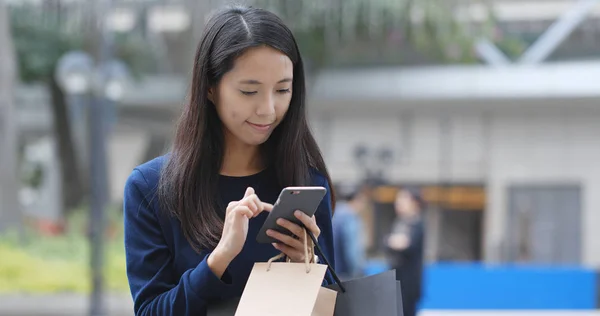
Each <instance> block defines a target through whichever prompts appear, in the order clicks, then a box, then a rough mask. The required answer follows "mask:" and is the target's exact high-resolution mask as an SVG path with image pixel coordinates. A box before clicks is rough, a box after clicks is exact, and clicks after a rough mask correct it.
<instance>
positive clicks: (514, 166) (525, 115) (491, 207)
mask: <svg viewBox="0 0 600 316" xmlns="http://www.w3.org/2000/svg"><path fill="white" fill-rule="evenodd" d="M447 117H449V119H448V121H447V122H449V123H446V125H445V124H444V119H443V115H441V114H439V112H438V113H436V112H433V111H425V110H419V111H416V110H410V111H409V110H398V113H397V114H391V115H390V114H389V113H388V114H385V115H383V114H382V115H377V114H370V115H367V114H365V113H360V114H359V113H355V114H352V113H348V111H345V114H344V115H329V116H321V117H314V118H313V119H312V121H311V122H312V125H313V128H314V130H315V135H316V137H317V140H318V141H319V143H320V144H321V146H322V148H323V152H324V154H325V158H326V160H327V163H328V166H329V168H330V171H331V173H332V177H333V178H334V180H356V179H357V177H358V176H359V174H358V172H357V167H356V165H355V164H354V162H353V146H354V145H356V144H359V143H365V144H368V145H372V146H374V147H377V146H382V145H389V146H391V148H393V149H394V152H395V153H396V154H397V155H396V157H397V158H399V160H398V161H397V162H396V163H395V164H394V166H393V168H392V170H391V172H390V173H389V174H388V175H389V176H390V179H391V180H393V181H402V182H407V181H419V182H421V181H423V182H430V181H438V180H440V179H446V180H451V181H453V182H480V183H485V184H486V185H487V190H488V202H487V210H486V216H485V227H484V232H485V237H484V248H485V250H484V256H485V259H486V260H488V261H492V262H493V261H498V260H500V245H501V241H502V240H503V237H504V236H503V234H504V232H505V226H504V222H505V219H506V218H505V214H506V210H507V207H506V199H507V196H506V190H507V189H508V186H509V185H510V184H514V183H523V182H526V183H534V184H538V183H561V184H562V183H580V184H581V187H582V190H583V197H582V199H583V201H582V232H581V233H582V241H583V245H582V254H583V258H582V261H583V262H584V263H585V264H587V265H590V266H595V267H600V229H598V228H597V227H598V226H599V225H600V109H598V110H576V111H573V110H572V111H569V110H568V108H566V109H565V110H561V111H559V110H548V109H544V108H539V109H531V110H525V109H519V108H512V109H510V110H508V109H505V110H488V111H483V110H482V111H476V110H475V111H473V110H471V111H468V112H467V111H464V110H460V109H457V110H455V111H454V112H451V113H448V114H447ZM443 144H445V145H446V146H447V147H444V145H443ZM448 144H450V146H448ZM440 159H444V160H441V161H440ZM444 164H445V165H444ZM444 166H446V167H444Z"/></svg>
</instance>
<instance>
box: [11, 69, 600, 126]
mask: <svg viewBox="0 0 600 316" xmlns="http://www.w3.org/2000/svg"><path fill="white" fill-rule="evenodd" d="M598 78H600V61H581V62H568V63H567V62H565V63H544V64H538V65H518V64H515V65H507V66H504V67H489V66H485V65H475V66H444V67H419V68H357V69H337V70H334V69H328V70H323V71H321V72H320V73H319V74H318V75H316V77H315V78H314V79H313V81H312V83H311V84H310V87H309V96H310V100H309V103H310V108H311V110H312V111H316V112H319V111H327V112H330V111H337V110H350V109H367V110H370V111H373V110H382V111H385V110H390V109H395V108H398V107H432V108H438V107H441V108H448V107H452V106H468V107H477V108H480V107H501V106H505V107H510V106H524V105H534V106H545V107H549V108H550V107H565V106H569V107H573V106H588V107H589V106H594V107H595V106H596V105H597V104H598V102H600V83H599V81H598ZM188 86H189V83H188V81H187V79H186V78H184V77H178V76H159V77H147V78H144V79H142V80H141V81H138V82H136V83H134V84H133V85H132V86H131V87H129V88H127V89H126V91H125V95H124V96H123V99H122V104H120V105H119V107H120V109H119V110H120V113H122V114H123V115H125V116H131V119H139V120H146V119H147V120H150V119H152V120H153V121H155V122H154V123H156V124H165V125H172V123H173V116H169V115H165V112H169V113H172V114H175V113H177V111H178V110H179V109H180V107H181V105H182V104H184V102H185V99H186V92H187V90H188ZM31 89H32V88H26V89H25V88H21V89H18V90H17V92H18V93H23V94H25V93H26V94H27V95H19V96H18V98H17V99H18V100H21V101H26V100H31V99H32V98H31V96H32V95H36V96H38V97H36V98H35V100H36V103H37V102H39V100H40V98H39V96H40V95H41V94H43V91H42V90H40V91H38V92H37V93H33V92H32V91H31ZM39 89H42V88H41V87H38V88H36V90H39ZM37 106H39V105H37V104H36V105H34V104H30V105H29V106H24V105H23V106H21V105H19V106H18V108H19V109H21V110H22V111H30V112H28V113H29V114H27V113H24V112H22V113H19V114H20V115H19V117H20V118H22V119H23V120H24V121H23V122H22V125H25V126H32V124H31V122H29V121H30V120H31V119H33V118H38V117H39V115H40V113H42V112H40V111H37V110H36V109H35V108H36V107H37ZM153 113H154V114H156V115H154V114H153ZM30 114H31V115H30ZM36 121H37V122H38V123H39V122H41V121H40V120H39V119H38V120H36ZM158 121H160V122H158ZM140 123H143V122H141V121H140ZM36 124H37V123H36ZM40 124H41V123H40ZM33 125H35V124H33ZM37 126H40V125H39V124H38V125H37ZM148 126H155V125H152V124H148Z"/></svg>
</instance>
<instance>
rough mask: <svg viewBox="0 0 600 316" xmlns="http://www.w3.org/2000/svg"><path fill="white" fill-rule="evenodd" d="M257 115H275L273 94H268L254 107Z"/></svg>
mask: <svg viewBox="0 0 600 316" xmlns="http://www.w3.org/2000/svg"><path fill="white" fill-rule="evenodd" d="M256 115H258V116H274V115H275V96H274V95H272V94H268V95H267V96H266V97H265V99H264V100H262V102H260V105H259V106H258V108H257V109H256Z"/></svg>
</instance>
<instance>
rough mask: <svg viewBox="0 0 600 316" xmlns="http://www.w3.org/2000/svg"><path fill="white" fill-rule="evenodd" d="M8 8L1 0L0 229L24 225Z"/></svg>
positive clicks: (12, 53)
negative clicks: (20, 196)
mask: <svg viewBox="0 0 600 316" xmlns="http://www.w3.org/2000/svg"><path fill="white" fill-rule="evenodd" d="M7 11H8V8H7V7H6V4H5V3H4V0H0V231H2V230H4V229H7V228H17V229H20V228H21V227H22V220H21V218H22V215H21V207H20V204H19V200H18V192H19V183H20V181H19V176H18V170H19V168H18V163H17V156H18V154H17V153H18V146H17V137H18V134H17V128H18V124H17V118H16V113H15V106H14V94H13V91H14V89H15V86H16V78H17V76H16V73H17V72H16V67H17V66H16V65H17V62H16V59H15V53H14V47H13V43H12V37H11V34H10V24H9V20H8V12H7Z"/></svg>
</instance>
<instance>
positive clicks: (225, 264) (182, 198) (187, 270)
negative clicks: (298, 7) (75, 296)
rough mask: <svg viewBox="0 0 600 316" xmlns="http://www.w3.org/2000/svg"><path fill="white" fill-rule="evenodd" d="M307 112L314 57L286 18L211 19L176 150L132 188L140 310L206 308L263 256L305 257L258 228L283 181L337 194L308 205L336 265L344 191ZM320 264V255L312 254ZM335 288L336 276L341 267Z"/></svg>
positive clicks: (130, 251)
mask: <svg viewBox="0 0 600 316" xmlns="http://www.w3.org/2000/svg"><path fill="white" fill-rule="evenodd" d="M330 182H331V181H330V178H329V174H328V172H327V169H326V167H325V164H324V162H323V158H322V156H321V153H320V151H319V148H318V146H317V144H316V142H315V139H314V138H313V136H312V134H311V132H310V130H309V128H308V125H307V121H306V115H305V83H304V71H303V64H302V58H301V57H300V53H299V52H298V47H297V45H296V41H295V39H294V37H293V35H292V33H291V31H290V30H289V29H288V28H287V27H286V26H285V25H284V24H283V22H282V21H281V20H280V19H279V18H278V17H277V16H275V15H274V14H272V13H270V12H267V11H264V10H260V9H255V8H244V7H234V8H229V9H226V10H223V11H221V12H219V13H217V14H215V15H214V16H213V17H212V18H211V19H210V20H209V22H208V24H207V26H206V28H205V31H204V34H203V36H202V39H201V40H200V43H199V45H198V49H197V53H196V57H195V60H194V70H193V78H192V82H191V92H190V98H189V102H187V104H186V105H185V107H184V109H183V113H182V115H181V117H180V120H179V124H178V126H177V130H176V135H175V139H174V142H173V148H172V150H171V152H170V153H169V154H168V155H167V156H163V157H159V158H157V159H154V160H152V161H150V162H147V163H145V164H143V165H141V166H138V167H137V168H135V170H134V171H133V173H132V174H131V175H130V177H129V179H128V181H127V184H126V188H125V201H124V210H125V248H126V254H127V275H128V279H129V285H130V288H131V293H132V296H133V299H134V309H135V313H136V315H161V316H166V315H204V314H205V313H206V308H207V305H209V304H210V303H215V302H217V301H220V300H225V299H229V298H234V297H239V296H240V295H241V294H242V291H243V289H244V286H245V284H246V282H247V279H248V276H249V274H250V271H251V270H252V266H253V264H254V262H260V261H263V262H264V261H267V260H268V259H269V258H271V257H273V256H275V255H277V254H279V253H281V252H283V253H284V254H285V255H286V256H287V257H288V258H289V259H290V260H291V261H293V262H304V259H305V258H304V248H303V239H302V238H303V237H304V234H303V230H302V228H301V227H300V226H298V225H295V224H293V223H291V222H288V221H282V222H279V223H278V224H280V225H281V226H283V227H284V228H286V229H288V230H289V231H291V232H292V233H293V234H294V235H295V238H293V237H288V236H285V235H282V234H279V233H277V232H273V231H270V232H269V234H270V235H271V236H272V237H274V238H276V239H278V240H280V241H281V243H278V244H273V245H271V244H258V243H257V242H256V235H257V232H258V230H259V229H260V227H261V226H262V224H263V222H264V220H265V218H266V216H267V212H268V211H270V210H271V208H272V207H273V206H272V203H274V202H275V201H276V200H277V197H278V195H279V193H280V191H281V189H282V188H283V187H286V186H302V185H318V186H324V187H326V188H327V189H328V194H327V195H326V196H325V198H324V199H323V201H322V202H321V204H320V206H319V208H318V210H317V212H316V214H315V216H314V217H313V218H310V217H308V216H306V215H305V214H304V213H302V212H296V216H297V218H298V219H299V220H300V221H302V223H303V224H304V225H305V226H306V227H307V228H308V229H309V230H310V231H312V233H313V234H314V235H315V236H317V237H318V239H319V245H320V246H321V248H322V249H323V251H324V255H325V256H327V259H328V260H331V261H330V263H331V264H334V263H333V262H332V261H333V260H334V256H333V237H332V228H331V216H332V211H331V210H332V207H333V204H334V202H333V201H334V194H333V192H332V191H331V189H330V187H329V183H330ZM311 259H313V258H311ZM324 283H326V284H327V283H333V280H332V278H331V276H330V275H329V274H327V275H326V277H325V280H324Z"/></svg>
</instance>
